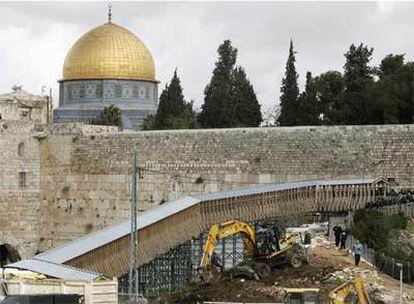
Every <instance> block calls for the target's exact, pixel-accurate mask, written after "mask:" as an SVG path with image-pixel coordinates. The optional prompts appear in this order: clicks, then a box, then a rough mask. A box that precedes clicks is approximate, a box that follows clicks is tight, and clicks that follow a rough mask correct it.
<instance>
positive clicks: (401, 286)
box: [395, 263, 403, 304]
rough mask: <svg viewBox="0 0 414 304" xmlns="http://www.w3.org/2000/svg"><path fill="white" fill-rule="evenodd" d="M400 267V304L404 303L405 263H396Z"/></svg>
mask: <svg viewBox="0 0 414 304" xmlns="http://www.w3.org/2000/svg"><path fill="white" fill-rule="evenodd" d="M395 265H397V266H398V267H400V304H402V302H403V301H402V300H403V264H402V263H395Z"/></svg>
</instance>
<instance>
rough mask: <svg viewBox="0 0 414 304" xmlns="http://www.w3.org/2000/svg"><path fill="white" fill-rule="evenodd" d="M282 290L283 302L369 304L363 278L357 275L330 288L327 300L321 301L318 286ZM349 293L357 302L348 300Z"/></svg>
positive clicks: (299, 303) (295, 303) (296, 303)
mask: <svg viewBox="0 0 414 304" xmlns="http://www.w3.org/2000/svg"><path fill="white" fill-rule="evenodd" d="M284 291H285V298H284V301H283V303H284V304H321V303H329V304H345V303H358V304H371V300H370V298H369V295H368V292H367V291H366V289H365V285H364V279H363V278H362V277H361V276H359V275H356V276H355V278H354V279H353V280H349V281H348V282H345V283H344V284H342V285H340V286H338V287H336V288H335V289H333V290H331V291H330V292H329V295H328V300H327V301H322V299H321V298H322V297H321V295H320V293H319V288H285V289H284ZM351 294H352V295H354V296H356V297H357V302H349V300H350V299H349V298H350V297H351ZM345 301H346V302H345Z"/></svg>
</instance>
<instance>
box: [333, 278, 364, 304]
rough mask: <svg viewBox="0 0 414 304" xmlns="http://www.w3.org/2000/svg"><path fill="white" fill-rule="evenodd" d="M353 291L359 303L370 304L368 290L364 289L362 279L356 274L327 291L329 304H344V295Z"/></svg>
mask: <svg viewBox="0 0 414 304" xmlns="http://www.w3.org/2000/svg"><path fill="white" fill-rule="evenodd" d="M351 292H355V293H356V294H357V296H358V300H359V302H358V303H359V304H371V300H370V298H369V295H368V292H367V290H366V289H365V285H364V280H363V279H362V277H361V276H359V275H357V276H356V277H355V279H354V280H352V281H348V282H346V283H344V284H342V285H340V286H338V287H337V288H335V289H334V290H332V291H331V292H330V293H329V303H330V304H344V303H345V299H346V297H347V296H348V295H349V294H350V293H351Z"/></svg>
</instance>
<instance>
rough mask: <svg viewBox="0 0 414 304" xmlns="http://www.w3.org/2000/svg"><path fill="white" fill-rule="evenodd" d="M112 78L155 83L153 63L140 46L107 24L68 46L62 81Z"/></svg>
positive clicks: (139, 42) (133, 36) (116, 28)
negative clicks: (70, 46) (69, 47)
mask: <svg viewBox="0 0 414 304" xmlns="http://www.w3.org/2000/svg"><path fill="white" fill-rule="evenodd" d="M113 78H116V79H135V80H149V81H156V80H155V68H154V61H153V59H152V56H151V53H150V52H149V50H148V49H147V47H146V46H145V45H144V43H142V41H141V40H139V39H138V37H137V36H135V35H134V34H133V33H131V32H130V31H128V30H127V29H124V28H123V27H120V26H118V25H116V24H113V23H110V22H108V23H105V24H104V25H101V26H98V27H96V28H94V29H92V30H90V31H89V32H87V33H86V34H85V35H83V36H82V37H81V38H80V39H79V40H78V41H76V43H75V44H74V45H73V46H72V48H71V49H70V50H69V53H68V55H67V56H66V59H65V63H64V65H63V80H75V79H76V80H78V79H113Z"/></svg>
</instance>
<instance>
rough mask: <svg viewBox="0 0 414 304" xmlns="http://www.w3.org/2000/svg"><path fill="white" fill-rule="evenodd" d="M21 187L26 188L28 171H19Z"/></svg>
mask: <svg viewBox="0 0 414 304" xmlns="http://www.w3.org/2000/svg"><path fill="white" fill-rule="evenodd" d="M19 188H26V172H19Z"/></svg>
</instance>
